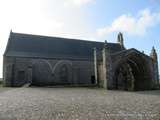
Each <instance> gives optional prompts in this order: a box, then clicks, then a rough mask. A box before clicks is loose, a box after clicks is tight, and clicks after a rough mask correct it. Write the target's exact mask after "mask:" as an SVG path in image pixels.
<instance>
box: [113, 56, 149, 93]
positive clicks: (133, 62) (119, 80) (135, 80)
mask: <svg viewBox="0 0 160 120" xmlns="http://www.w3.org/2000/svg"><path fill="white" fill-rule="evenodd" d="M114 88H115V89H119V90H129V91H133V90H148V89H151V72H150V68H149V67H148V64H147V62H146V61H145V59H143V57H142V56H141V55H139V54H136V53H133V54H131V55H129V56H127V57H126V58H124V59H123V60H121V61H120V62H119V64H118V65H117V67H116V69H115V72H114Z"/></svg>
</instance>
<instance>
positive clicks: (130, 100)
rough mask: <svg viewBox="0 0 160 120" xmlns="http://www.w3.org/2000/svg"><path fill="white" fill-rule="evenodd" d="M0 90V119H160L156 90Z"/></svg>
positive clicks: (159, 105)
mask: <svg viewBox="0 0 160 120" xmlns="http://www.w3.org/2000/svg"><path fill="white" fill-rule="evenodd" d="M4 89H6V88H0V120H125V119H126V120H152V119H153V120H160V91H145V92H124V91H106V90H104V89H98V88H14V89H11V88H10V89H6V90H4Z"/></svg>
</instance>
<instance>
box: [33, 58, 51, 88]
mask: <svg viewBox="0 0 160 120" xmlns="http://www.w3.org/2000/svg"><path fill="white" fill-rule="evenodd" d="M32 66H33V80H32V85H38V86H45V85H52V84H53V76H52V66H51V64H50V63H49V62H48V61H47V60H36V61H33V62H32Z"/></svg>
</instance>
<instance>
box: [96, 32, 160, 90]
mask: <svg viewBox="0 0 160 120" xmlns="http://www.w3.org/2000/svg"><path fill="white" fill-rule="evenodd" d="M118 42H119V44H120V45H121V47H122V48H123V50H122V51H119V52H117V53H111V52H110V50H109V49H108V47H107V44H108V43H107V42H105V45H104V48H103V50H102V51H96V52H95V53H97V54H96V56H101V57H99V59H95V60H96V63H97V69H98V71H97V74H98V75H97V76H98V78H97V79H98V80H99V83H100V86H101V87H104V88H107V89H121V90H129V91H134V90H150V89H156V86H158V85H159V77H158V61H157V53H156V51H155V49H154V48H152V51H151V55H150V56H148V55H146V54H144V53H143V52H140V51H138V50H136V49H134V48H132V49H128V50H127V49H125V48H124V44H123V35H122V33H119V35H118ZM99 54H101V55H99Z"/></svg>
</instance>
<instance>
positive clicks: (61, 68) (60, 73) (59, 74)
mask: <svg viewBox="0 0 160 120" xmlns="http://www.w3.org/2000/svg"><path fill="white" fill-rule="evenodd" d="M52 74H53V75H54V77H55V83H56V84H63V85H64V84H73V81H72V62H71V61H68V60H61V61H58V62H57V63H56V64H55V66H54V68H53V69H52Z"/></svg>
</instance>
